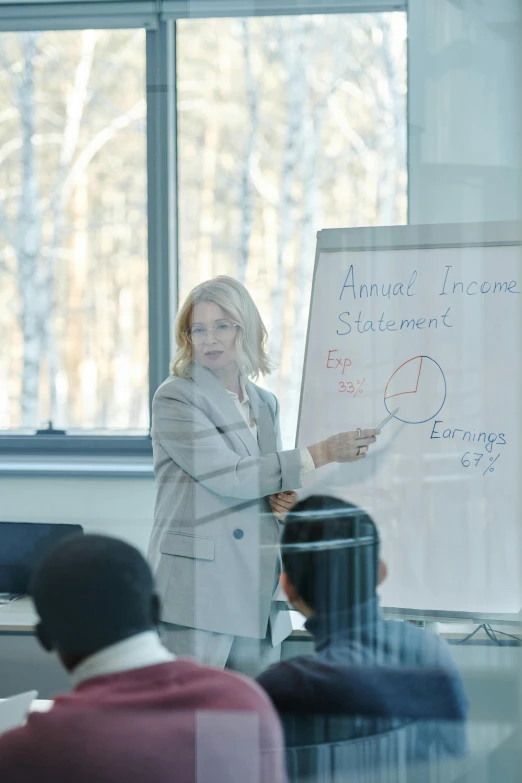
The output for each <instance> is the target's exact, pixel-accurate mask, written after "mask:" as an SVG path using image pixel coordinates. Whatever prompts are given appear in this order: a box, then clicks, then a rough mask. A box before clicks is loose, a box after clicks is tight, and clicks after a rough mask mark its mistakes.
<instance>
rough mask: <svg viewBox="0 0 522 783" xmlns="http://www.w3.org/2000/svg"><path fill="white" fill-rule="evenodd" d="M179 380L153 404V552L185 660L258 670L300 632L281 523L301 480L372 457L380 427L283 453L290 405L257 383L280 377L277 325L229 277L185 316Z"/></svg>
mask: <svg viewBox="0 0 522 783" xmlns="http://www.w3.org/2000/svg"><path fill="white" fill-rule="evenodd" d="M175 336H176V343H177V353H176V355H175V357H174V360H173V361H172V365H171V375H170V376H169V378H167V380H166V381H164V383H162V385H161V386H160V387H159V389H158V390H157V392H156V394H155V396H154V401H153V406H152V430H151V434H152V445H153V453H154V472H155V476H156V485H157V494H156V505H155V514H154V527H153V531H152V536H151V541H150V547H149V557H150V559H151V561H152V564H153V567H154V569H155V573H156V580H157V585H158V590H159V592H160V596H161V598H162V600H163V615H162V620H163V632H164V634H163V635H164V641H165V643H166V645H167V646H168V647H169V649H171V650H172V652H174V653H176V654H177V655H189V656H192V657H195V658H197V659H198V660H199V661H201V662H202V663H205V664H209V665H213V666H219V667H224V666H225V665H228V666H230V667H231V668H235V669H238V670H241V671H243V672H245V673H247V674H250V675H255V674H257V673H259V672H260V671H261V670H262V669H264V668H265V667H266V666H267V665H268V664H270V663H272V662H274V661H275V660H277V659H278V658H279V655H280V645H281V642H282V640H283V639H284V638H285V637H286V636H288V635H289V634H290V632H291V624H290V617H289V614H288V612H287V611H286V608H287V607H286V606H285V604H283V603H281V602H279V601H277V600H274V596H275V593H276V587H277V580H278V574H279V554H278V543H279V519H280V518H281V517H282V516H283V515H284V513H285V512H286V511H287V510H288V509H289V508H290V507H291V505H292V504H293V503H294V502H295V492H293V491H292V490H295V489H297V488H299V487H300V486H301V477H302V474H303V473H305V472H307V471H309V470H314V469H315V468H318V467H321V466H322V465H326V464H328V463H329V462H352V461H355V460H359V459H364V457H365V456H366V453H367V450H368V447H369V446H370V445H371V444H372V443H374V442H375V436H376V434H377V433H376V430H358V431H357V432H344V433H339V434H338V435H333V436H332V437H330V438H327V439H326V440H324V441H321V442H320V443H315V444H313V445H311V446H309V447H308V449H290V450H288V451H282V450H281V438H280V429H279V405H278V402H277V400H276V398H275V397H274V395H273V394H272V393H271V392H268V391H265V390H264V389H261V388H260V387H259V386H256V385H255V384H254V383H252V381H251V380H249V379H250V378H257V377H258V376H259V374H262V375H267V374H268V373H269V372H270V369H271V367H270V361H269V358H268V356H267V353H266V347H265V346H266V337H267V335H266V329H265V327H264V325H263V322H262V320H261V317H260V315H259V312H258V310H257V308H256V306H255V304H254V302H253V300H252V298H251V296H250V294H249V293H248V291H247V290H246V288H245V287H244V286H243V285H241V284H240V283H239V282H237V281H236V280H234V279H232V278H230V277H225V276H220V277H216V278H215V279H214V280H209V281H207V282H205V283H201V284H200V285H198V286H196V288H194V289H193V291H192V292H191V293H190V294H189V296H188V298H187V300H186V301H185V303H184V304H183V306H182V308H181V310H180V311H179V313H178V316H177V319H176V325H175Z"/></svg>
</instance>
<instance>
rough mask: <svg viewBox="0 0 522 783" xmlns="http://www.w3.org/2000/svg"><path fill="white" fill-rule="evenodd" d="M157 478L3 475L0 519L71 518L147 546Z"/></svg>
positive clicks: (95, 530) (88, 529)
mask: <svg viewBox="0 0 522 783" xmlns="http://www.w3.org/2000/svg"><path fill="white" fill-rule="evenodd" d="M153 513H154V480H153V479H146V478H136V479H131V478H121V479H119V478H110V479H102V478H62V477H59V478H58V477H57V478H52V477H44V476H42V477H30V476H28V477H14V478H8V477H1V478H0V520H2V521H5V522H69V523H78V524H80V525H83V526H84V528H85V532H87V533H105V534H107V535H112V536H116V537H119V538H123V539H125V540H126V541H128V542H129V543H131V544H134V545H135V546H137V547H138V548H139V549H141V550H142V551H143V552H146V551H147V544H148V540H149V535H150V531H151V527H152V521H153Z"/></svg>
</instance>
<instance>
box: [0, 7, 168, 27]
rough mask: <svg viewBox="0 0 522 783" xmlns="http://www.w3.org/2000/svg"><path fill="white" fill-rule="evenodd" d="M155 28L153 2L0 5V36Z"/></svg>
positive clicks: (155, 8)
mask: <svg viewBox="0 0 522 783" xmlns="http://www.w3.org/2000/svg"><path fill="white" fill-rule="evenodd" d="M157 26H158V4H157V3H156V2H155V1H154V0H143V1H142V2H128V0H127V1H122V2H118V1H117V0H112V1H111V0H105V1H104V2H99V0H90V1H89V2H62V3H42V2H33V3H20V2H19V3H7V4H0V32H17V31H25V30H31V31H38V30H81V29H88V28H107V29H114V28H117V29H118V28H140V27H143V28H145V29H154V28H156V27H157Z"/></svg>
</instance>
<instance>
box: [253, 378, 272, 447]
mask: <svg viewBox="0 0 522 783" xmlns="http://www.w3.org/2000/svg"><path fill="white" fill-rule="evenodd" d="M246 390H247V393H248V398H249V400H250V405H251V407H252V412H253V414H254V419H255V420H256V422H257V442H258V443H259V448H260V449H261V453H262V454H273V453H274V452H276V451H277V439H276V432H275V427H274V422H273V421H272V416H271V415H270V410H269V408H268V405H267V404H266V402H263V400H262V399H261V397H260V396H259V394H258V393H257V390H256V387H255V386H254V384H253V383H252V382H251V381H248V382H247V384H246Z"/></svg>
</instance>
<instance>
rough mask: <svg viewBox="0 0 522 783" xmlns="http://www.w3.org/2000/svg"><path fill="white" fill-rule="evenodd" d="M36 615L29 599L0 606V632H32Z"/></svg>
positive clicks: (20, 599)
mask: <svg viewBox="0 0 522 783" xmlns="http://www.w3.org/2000/svg"><path fill="white" fill-rule="evenodd" d="M37 621H38V620H37V615H36V611H35V609H34V606H33V602H32V601H31V599H30V598H28V597H25V598H19V599H17V600H16V601H11V602H10V603H8V604H0V632H2V631H19V632H20V631H27V632H32V631H33V629H34V626H35V625H36V623H37Z"/></svg>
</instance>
